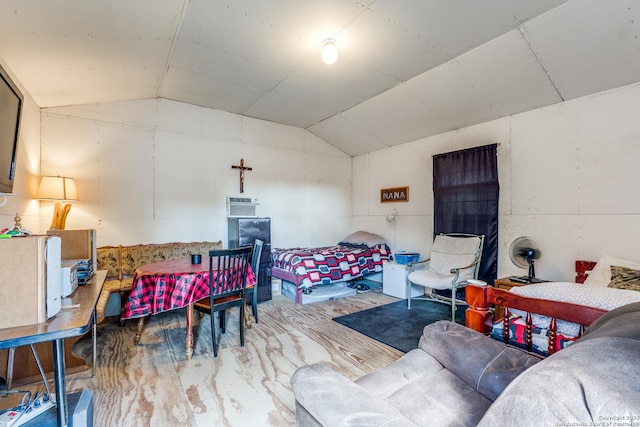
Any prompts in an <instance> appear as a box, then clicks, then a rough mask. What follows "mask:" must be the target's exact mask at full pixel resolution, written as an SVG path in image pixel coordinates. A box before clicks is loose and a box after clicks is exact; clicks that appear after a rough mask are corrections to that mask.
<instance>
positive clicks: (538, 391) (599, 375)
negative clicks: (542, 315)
mask: <svg viewBox="0 0 640 427" xmlns="http://www.w3.org/2000/svg"><path fill="white" fill-rule="evenodd" d="M635 327H636V328H637V325H636V326H635ZM639 354H640V342H639V341H636V340H632V339H627V338H617V337H606V336H601V337H596V338H591V339H589V340H583V339H580V340H578V341H576V342H575V343H574V344H572V345H570V346H569V347H567V348H565V349H564V350H562V351H559V352H557V353H554V354H553V355H551V356H549V357H548V358H547V359H545V360H543V361H541V362H539V363H538V364H536V365H535V366H533V367H531V368H530V369H529V370H527V371H526V372H524V373H523V374H522V375H520V376H519V377H518V378H516V379H515V380H514V381H513V382H512V383H511V384H510V385H509V386H508V387H507V388H506V389H505V391H504V392H503V393H502V395H500V397H498V399H496V401H495V402H494V403H493V405H491V407H490V408H489V410H488V411H487V413H486V414H485V416H484V417H483V418H482V421H481V422H480V424H479V425H480V426H487V427H488V426H491V427H493V426H496V425H518V426H532V427H533V426H536V427H537V426H543V425H546V426H554V425H556V426H559V425H564V426H566V425H614V424H606V423H608V422H609V423H610V422H612V421H616V420H615V419H613V418H612V417H616V416H621V417H622V418H618V419H617V421H619V422H627V423H629V422H630V419H628V418H625V417H626V416H629V415H630V416H637V415H638V414H640V369H638V355H639ZM601 423H604V424H601ZM620 425H622V424H620ZM625 425H631V424H625Z"/></svg>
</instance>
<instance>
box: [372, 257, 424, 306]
mask: <svg viewBox="0 0 640 427" xmlns="http://www.w3.org/2000/svg"><path fill="white" fill-rule="evenodd" d="M408 274H409V268H407V266H406V265H403V264H398V263H396V262H394V261H389V262H385V263H384V264H383V265H382V292H383V293H384V294H387V295H391V296H392V297H396V298H402V299H407V275H408ZM422 294H424V288H423V287H422V286H416V285H412V286H411V296H412V297H415V296H418V295H422Z"/></svg>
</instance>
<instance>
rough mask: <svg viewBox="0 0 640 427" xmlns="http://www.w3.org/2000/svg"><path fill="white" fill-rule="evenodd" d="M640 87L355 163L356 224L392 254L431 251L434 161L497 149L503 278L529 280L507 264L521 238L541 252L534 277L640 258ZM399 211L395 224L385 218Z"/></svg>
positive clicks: (569, 276) (558, 276) (568, 274)
mask: <svg viewBox="0 0 640 427" xmlns="http://www.w3.org/2000/svg"><path fill="white" fill-rule="evenodd" d="M638 111H640V85H639V84H633V85H629V86H626V87H622V88H618V89H614V90H611V91H608V92H604V93H601V94H596V95H591V96H587V97H584V98H580V99H577V100H573V101H569V102H565V103H562V104H557V105H553V106H549V107H545V108H541V109H538V110H534V111H530V112H527V113H522V114H518V115H515V116H511V117H506V118H503V119H499V120H495V121H491V122H487V123H483V124H480V125H477V126H471V127H468V128H464V129H461V130H458V131H455V132H449V133H446V134H442V135H438V136H435V137H431V138H426V139H421V140H418V141H414V142H411V143H408V144H404V145H402V146H398V147H393V148H388V149H385V150H381V151H377V152H374V153H370V154H367V155H362V156H358V157H355V158H354V159H353V188H354V192H353V206H354V224H358V225H357V226H356V227H357V228H364V229H369V230H372V231H376V232H379V233H380V234H382V235H384V236H385V237H386V238H387V239H388V241H389V242H391V243H392V247H393V249H394V250H396V249H405V250H409V251H419V252H421V253H422V254H424V255H427V254H428V253H429V250H430V247H431V241H432V235H433V234H432V233H433V188H432V156H433V155H434V154H438V153H443V152H448V151H453V150H458V149H462V148H468V147H473V146H480V145H486V144H491V143H499V144H500V146H499V148H498V156H499V159H498V173H499V180H500V206H499V212H500V216H499V227H500V229H499V263H498V276H499V277H502V276H506V275H509V274H518V275H520V274H525V273H526V271H525V270H522V269H519V268H517V267H515V266H514V265H513V264H512V263H511V261H510V260H509V256H508V248H509V245H510V243H511V242H512V241H513V239H515V238H516V237H518V236H522V235H527V236H530V237H532V238H534V239H535V240H536V241H537V242H538V244H539V245H540V248H541V250H542V258H541V259H540V260H539V261H538V262H537V263H536V273H537V274H536V275H537V276H538V277H541V278H545V279H549V280H569V281H571V280H573V275H574V273H573V272H574V260H576V259H591V260H597V259H598V258H599V257H600V256H601V255H602V254H603V253H610V254H613V255H617V256H620V257H624V258H628V259H633V260H640V250H639V249H640V244H639V243H638V241H639V239H638V238H639V237H640V197H639V194H640V192H639V191H638V189H637V188H638V182H639V180H638V167H639V165H640V120H638V117H639V116H638ZM405 185H408V186H409V187H410V190H409V192H410V201H409V202H408V203H384V204H382V203H380V195H379V194H380V189H381V188H386V187H397V186H405ZM393 208H396V209H397V211H398V213H399V216H398V218H397V221H396V222H395V223H392V224H389V223H387V222H386V220H385V216H386V215H387V214H388V213H389V212H391V209H393Z"/></svg>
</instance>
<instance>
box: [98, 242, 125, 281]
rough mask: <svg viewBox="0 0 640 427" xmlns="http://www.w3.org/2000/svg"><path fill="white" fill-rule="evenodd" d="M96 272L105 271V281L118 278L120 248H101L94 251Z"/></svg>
mask: <svg viewBox="0 0 640 427" xmlns="http://www.w3.org/2000/svg"><path fill="white" fill-rule="evenodd" d="M96 256H97V258H98V259H97V260H96V263H97V265H98V270H107V279H115V278H118V275H119V274H120V248H119V247H118V246H103V247H100V248H97V249H96Z"/></svg>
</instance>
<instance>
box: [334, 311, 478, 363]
mask: <svg viewBox="0 0 640 427" xmlns="http://www.w3.org/2000/svg"><path fill="white" fill-rule="evenodd" d="M466 308H467V306H465V305H458V306H457V310H456V323H460V324H462V325H464V311H465V310H466ZM450 319H451V307H450V306H449V305H447V304H442V303H438V302H435V301H424V300H414V301H411V310H407V301H406V300H402V301H398V302H393V303H391V304H385V305H381V306H379V307H374V308H370V309H367V310H363V311H359V312H357V313H351V314H347V315H344V316H340V317H334V318H333V320H335V321H336V322H338V323H340V324H343V325H344V326H347V327H349V328H351V329H353V330H355V331H357V332H360V333H361V334H364V335H366V336H368V337H370V338H373V339H374V340H376V341H380V342H381V343H384V344H386V345H388V346H391V347H393V348H395V349H398V350H400V351H402V352H405V353H407V352H408V351H410V350H413V349H414V348H418V341H419V340H420V336H421V335H422V329H423V328H424V327H425V325H428V324H429V323H433V322H435V321H438V320H450Z"/></svg>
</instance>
